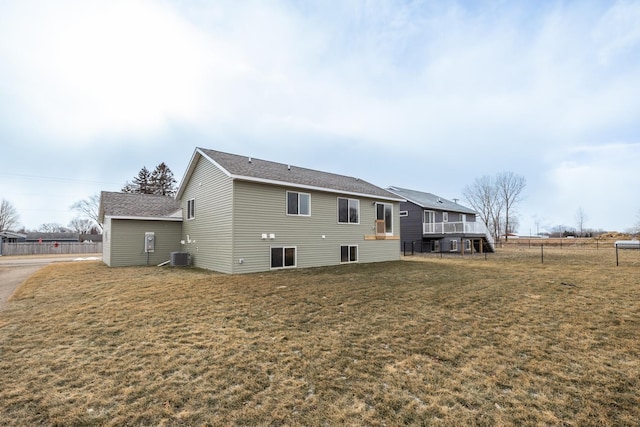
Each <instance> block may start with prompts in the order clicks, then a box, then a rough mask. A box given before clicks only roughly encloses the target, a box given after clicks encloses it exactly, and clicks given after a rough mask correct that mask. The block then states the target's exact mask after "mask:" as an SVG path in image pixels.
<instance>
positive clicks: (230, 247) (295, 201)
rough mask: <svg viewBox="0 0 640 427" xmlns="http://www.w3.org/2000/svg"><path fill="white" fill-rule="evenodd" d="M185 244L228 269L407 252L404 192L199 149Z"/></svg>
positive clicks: (185, 183)
mask: <svg viewBox="0 0 640 427" xmlns="http://www.w3.org/2000/svg"><path fill="white" fill-rule="evenodd" d="M177 198H178V199H179V200H180V203H181V206H182V209H183V212H184V221H183V226H182V233H183V234H182V240H183V241H184V245H183V250H185V251H187V252H189V253H190V255H191V259H192V260H193V264H194V265H195V266H198V267H202V268H207V269H211V270H216V271H221V272H224V273H249V272H257V271H267V270H273V269H280V268H295V267H317V266H324V265H336V264H341V263H351V262H377V261H389V260H398V259H399V258H400V251H399V244H398V243H399V238H400V221H399V212H400V201H401V200H403V199H402V198H401V197H398V196H397V195H395V194H393V193H390V192H389V191H386V190H384V189H382V188H379V187H376V186H375V185H372V184H370V183H368V182H365V181H363V180H361V179H358V178H353V177H348V176H343V175H336V174H332V173H327V172H320V171H316V170H311V169H305V168H300V167H297V166H292V165H287V164H282V163H275V162H270V161H266V160H260V159H256V158H251V157H248V156H239V155H235V154H228V153H223V152H220V151H214V150H207V149H202V148H198V149H196V150H195V152H194V154H193V156H192V158H191V161H190V163H189V167H188V168H187V171H186V173H185V177H184V179H183V180H182V182H181V184H180V188H179V190H178V194H177Z"/></svg>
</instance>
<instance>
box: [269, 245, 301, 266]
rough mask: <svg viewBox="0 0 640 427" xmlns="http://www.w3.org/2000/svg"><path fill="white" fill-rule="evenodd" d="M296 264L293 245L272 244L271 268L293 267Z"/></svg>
mask: <svg viewBox="0 0 640 427" xmlns="http://www.w3.org/2000/svg"><path fill="white" fill-rule="evenodd" d="M295 266H296V247H295V246H284V247H283V246H274V247H272V248H271V268H272V269H277V268H293V267H295Z"/></svg>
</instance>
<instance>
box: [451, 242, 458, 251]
mask: <svg viewBox="0 0 640 427" xmlns="http://www.w3.org/2000/svg"><path fill="white" fill-rule="evenodd" d="M457 250H458V241H457V240H452V241H451V252H456V251H457Z"/></svg>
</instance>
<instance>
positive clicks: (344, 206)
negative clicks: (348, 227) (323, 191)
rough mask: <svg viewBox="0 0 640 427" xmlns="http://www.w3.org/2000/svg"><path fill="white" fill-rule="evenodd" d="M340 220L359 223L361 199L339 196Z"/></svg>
mask: <svg viewBox="0 0 640 427" xmlns="http://www.w3.org/2000/svg"><path fill="white" fill-rule="evenodd" d="M338 222H339V223H341V224H359V223H360V200H358V199H347V198H345V197H338Z"/></svg>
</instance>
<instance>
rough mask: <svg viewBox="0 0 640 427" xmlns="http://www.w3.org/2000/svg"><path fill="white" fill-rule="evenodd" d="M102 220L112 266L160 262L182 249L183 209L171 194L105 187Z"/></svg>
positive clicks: (105, 251)
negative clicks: (125, 190)
mask: <svg viewBox="0 0 640 427" xmlns="http://www.w3.org/2000/svg"><path fill="white" fill-rule="evenodd" d="M99 221H100V223H102V224H103V231H102V260H103V261H104V263H105V264H107V265H108V266H110V267H123V266H130V265H157V264H159V263H162V262H164V261H168V260H169V258H170V254H171V252H177V251H180V250H181V245H180V236H181V233H182V210H181V209H180V202H178V201H176V200H175V199H173V198H172V197H167V196H156V195H150V194H130V193H113V192H107V191H103V192H102V193H101V194H100V208H99Z"/></svg>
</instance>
